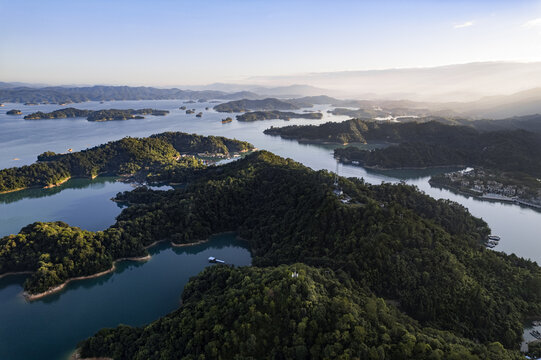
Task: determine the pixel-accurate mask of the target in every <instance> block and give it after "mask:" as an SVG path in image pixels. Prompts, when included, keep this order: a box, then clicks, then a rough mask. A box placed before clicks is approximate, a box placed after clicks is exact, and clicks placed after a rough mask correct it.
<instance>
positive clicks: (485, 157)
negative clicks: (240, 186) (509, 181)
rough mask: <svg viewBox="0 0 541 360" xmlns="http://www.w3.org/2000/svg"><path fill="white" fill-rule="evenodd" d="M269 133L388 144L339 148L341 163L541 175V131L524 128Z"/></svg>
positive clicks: (428, 125)
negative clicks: (470, 168)
mask: <svg viewBox="0 0 541 360" xmlns="http://www.w3.org/2000/svg"><path fill="white" fill-rule="evenodd" d="M265 133H266V134H270V135H279V136H281V137H283V138H288V139H297V140H299V141H307V142H329V143H350V142H361V143H366V142H388V143H391V144H393V145H392V146H389V147H386V148H382V149H376V150H372V151H367V150H362V149H360V148H358V147H355V146H350V147H346V148H341V149H340V148H339V149H336V150H335V156H336V157H338V158H339V159H340V160H341V161H344V162H349V161H356V162H359V163H360V164H361V165H364V166H373V167H381V168H401V167H429V166H455V165H466V166H483V167H486V168H491V169H497V170H501V171H508V172H521V173H524V174H527V175H528V176H530V177H541V157H540V156H538V154H540V153H541V134H539V133H533V132H528V131H524V130H502V131H490V132H480V131H478V130H476V129H474V128H472V127H469V126H459V125H445V124H442V123H439V122H437V121H430V122H424V123H417V122H408V123H389V122H383V123H382V122H376V121H365V120H359V119H352V120H347V121H344V122H340V123H325V124H322V125H319V126H315V125H307V126H286V127H281V128H270V129H267V130H265Z"/></svg>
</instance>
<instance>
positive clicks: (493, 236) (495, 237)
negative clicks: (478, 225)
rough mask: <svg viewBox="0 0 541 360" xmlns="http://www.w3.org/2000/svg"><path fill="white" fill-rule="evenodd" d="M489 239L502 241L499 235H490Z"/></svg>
mask: <svg viewBox="0 0 541 360" xmlns="http://www.w3.org/2000/svg"><path fill="white" fill-rule="evenodd" d="M488 239H489V240H492V241H500V237H499V236H497V235H489V236H488Z"/></svg>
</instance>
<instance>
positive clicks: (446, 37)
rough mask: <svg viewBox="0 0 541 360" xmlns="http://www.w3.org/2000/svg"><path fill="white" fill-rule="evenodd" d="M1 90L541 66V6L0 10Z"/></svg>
mask: <svg viewBox="0 0 541 360" xmlns="http://www.w3.org/2000/svg"><path fill="white" fill-rule="evenodd" d="M0 14H2V21H1V22H0V81H21V82H30V83H46V84H69V85H71V84H112V85H149V86H179V85H198V84H209V83H214V82H225V83H230V82H236V83H239V82H240V83H242V82H249V81H250V79H251V78H254V77H265V76H279V75H291V74H304V73H312V72H332V71H345V70H369V69H386V68H408V67H431V66H439V65H446V64H456V63H469V62H477V61H521V62H533V61H541V0H535V1H521V0H515V1H499V0H491V1H476V0H469V1H463V0H439V1H427V0H410V1H359V0H358V1H342V0H333V1H318V0H312V1H295V0H287V1H282V0H277V1H269V0H265V1H262V0H235V1H228V0H215V1H205V0H199V1H173V0H152V1H141V0H129V1H120V0H118V1H115V0H78V1H74V0H69V1H61V0H48V1H43V0H39V1H29V0H28V1H27V0H16V1H14V0H0Z"/></svg>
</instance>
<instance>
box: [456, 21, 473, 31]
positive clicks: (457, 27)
mask: <svg viewBox="0 0 541 360" xmlns="http://www.w3.org/2000/svg"><path fill="white" fill-rule="evenodd" d="M470 26H473V21H466V22H465V23H462V24H456V25H455V26H454V28H455V29H462V28H467V27H470Z"/></svg>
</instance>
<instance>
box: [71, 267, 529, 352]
mask: <svg viewBox="0 0 541 360" xmlns="http://www.w3.org/2000/svg"><path fill="white" fill-rule="evenodd" d="M294 272H296V273H298V274H299V276H298V277H297V278H292V277H291V274H293V273H294ZM80 346H81V349H80V354H81V355H82V357H85V358H86V357H94V356H104V355H105V356H108V357H111V358H114V359H118V360H121V359H133V360H143V359H144V360H148V359H173V358H174V359H181V358H183V359H184V358H186V359H192V358H194V359H195V358H205V359H217V358H222V359H235V358H243V359H387V360H393V359H419V360H428V359H466V360H468V359H487V360H488V359H491V360H494V359H502V360H503V359H521V358H522V356H521V355H520V354H519V353H518V352H517V351H514V352H511V351H505V350H504V349H503V348H502V347H501V345H499V344H498V343H490V344H488V345H481V344H476V343H475V342H473V341H470V340H466V339H463V338H460V337H457V336H456V335H454V334H452V333H449V332H443V331H438V330H433V329H428V328H423V327H422V326H421V325H419V323H418V322H416V321H415V320H413V319H411V318H410V317H408V316H405V315H403V314H401V313H400V312H399V311H397V310H396V308H394V307H393V306H390V305H388V304H386V303H385V301H384V300H383V299H381V298H377V297H375V296H374V295H372V294H371V293H370V292H369V291H368V290H366V289H365V288H363V287H361V286H358V285H357V284H356V282H355V281H354V280H352V279H351V277H350V276H348V275H347V274H346V273H344V272H342V271H340V272H338V273H337V274H335V273H333V272H331V271H328V270H325V269H318V268H313V267H308V266H306V265H303V264H295V265H291V266H285V265H282V266H279V267H276V268H257V267H245V268H237V269H235V268H230V267H227V266H213V267H210V268H207V269H205V270H204V271H203V272H202V273H201V274H200V275H198V276H197V277H195V278H192V279H191V280H190V282H189V283H188V284H187V285H186V287H185V289H184V293H183V295H182V305H181V307H180V309H178V310H177V311H175V312H173V313H171V314H170V315H168V316H165V317H163V318H161V319H159V320H157V321H155V322H153V323H152V324H150V325H149V326H145V327H144V328H133V327H129V326H119V327H118V328H116V329H104V330H101V331H100V332H98V333H97V334H96V335H95V336H93V337H92V338H90V339H89V340H86V341H84V342H83V343H82V344H80Z"/></svg>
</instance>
